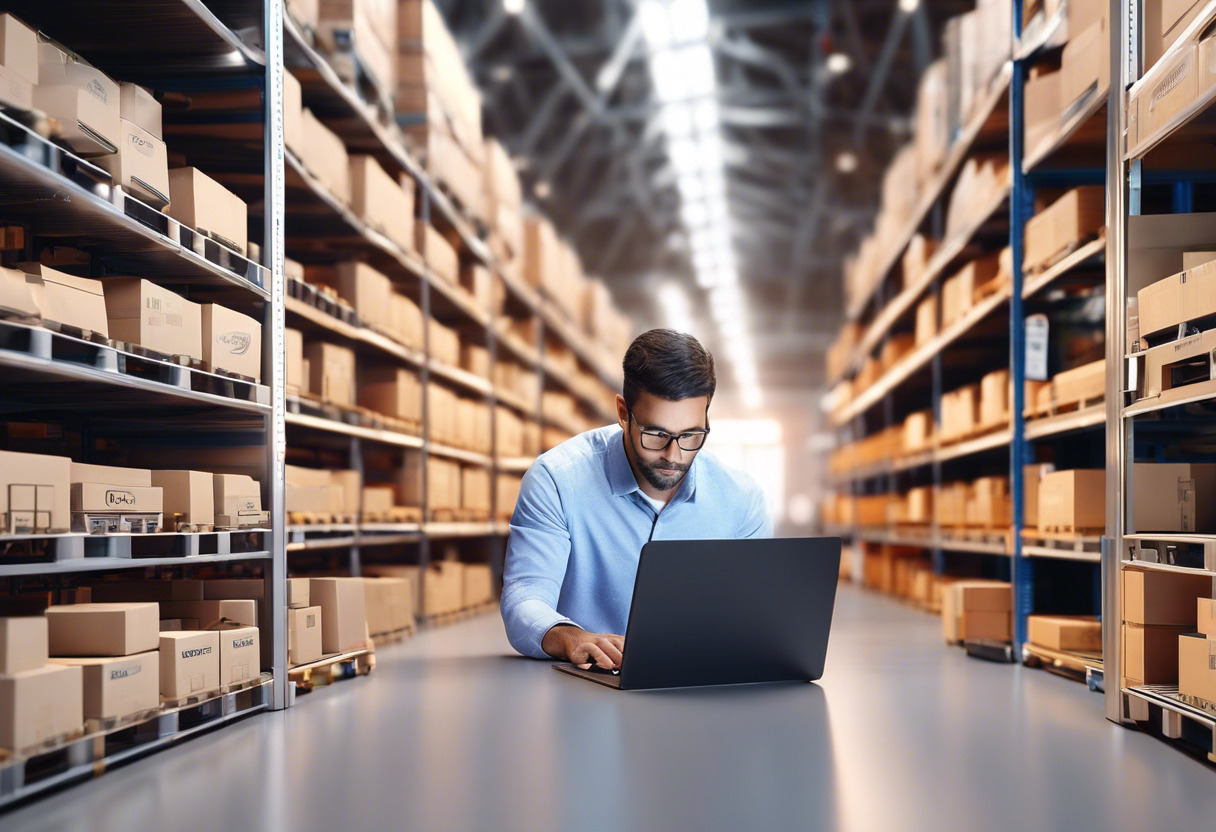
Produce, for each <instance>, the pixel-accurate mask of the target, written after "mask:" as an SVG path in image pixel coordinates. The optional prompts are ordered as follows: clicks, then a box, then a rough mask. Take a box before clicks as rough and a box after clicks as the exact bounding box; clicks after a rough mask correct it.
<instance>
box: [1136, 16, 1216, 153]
mask: <svg viewBox="0 0 1216 832" xmlns="http://www.w3.org/2000/svg"><path fill="white" fill-rule="evenodd" d="M1204 8H1205V4H1204V3H1202V2H1200V0H1146V1H1145V3H1144V8H1143V9H1142V12H1141V13H1142V15H1143V18H1142V19H1143V21H1144V25H1143V30H1144V46H1143V49H1144V67H1145V77H1146V78H1147V79H1148V80H1147V81H1146V82H1145V83H1144V84H1142V85H1140V86H1139V87H1138V88H1137V90H1136V92H1135V94H1134V95H1133V96H1132V97H1131V98H1130V100H1129V101H1128V105H1127V107H1128V113H1127V119H1128V136H1127V146H1128V147H1129V148H1134V147H1135V146H1136V145H1137V144H1138V143H1139V142H1142V141H1144V140H1146V139H1147V138H1149V137H1150V136H1151V135H1152V134H1153V133H1154V132H1155V131H1157V130H1158V129H1160V128H1161V127H1163V126H1165V125H1166V124H1168V123H1169V122H1170V120H1171V119H1172V118H1173V117H1174V116H1176V115H1177V114H1178V113H1180V112H1181V111H1182V110H1184V109H1185V108H1186V107H1187V106H1188V105H1190V104H1191V103H1192V102H1193V101H1195V99H1196V98H1199V97H1200V96H1202V95H1204V94H1206V93H1207V91H1208V90H1209V89H1211V87H1212V84H1213V83H1216V75H1213V73H1212V71H1211V69H1210V68H1209V67H1211V66H1212V58H1213V55H1216V38H1213V37H1212V31H1211V29H1210V27H1201V28H1199V29H1195V30H1192V29H1191V28H1190V27H1191V25H1192V24H1193V23H1194V21H1195V19H1196V18H1197V17H1199V15H1200V14H1201V13H1202V12H1203V10H1204ZM1184 35H1185V36H1186V37H1185V38H1184ZM1171 50H1172V51H1171ZM1167 51H1169V52H1170V54H1169V55H1168V56H1166V54H1165V53H1166V52H1167Z"/></svg>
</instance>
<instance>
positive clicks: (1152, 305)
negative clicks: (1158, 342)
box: [1136, 262, 1216, 337]
mask: <svg viewBox="0 0 1216 832" xmlns="http://www.w3.org/2000/svg"><path fill="white" fill-rule="evenodd" d="M1136 299H1137V304H1138V306H1139V309H1140V335H1141V336H1142V337H1143V336H1148V335H1156V334H1158V333H1163V334H1164V333H1169V332H1170V330H1173V329H1176V328H1177V327H1178V325H1179V324H1181V323H1185V322H1187V321H1193V320H1195V319H1197V318H1202V317H1205V316H1207V315H1213V314H1216V262H1210V263H1203V264H1202V265H1199V266H1196V267H1194V268H1192V269H1188V270H1186V271H1183V272H1179V273H1178V274H1175V275H1171V276H1170V277H1167V278H1165V279H1164V280H1158V281H1156V282H1155V283H1152V284H1151V285H1149V286H1146V287H1145V288H1143V289H1141V290H1140V291H1139V292H1137V293H1136Z"/></svg>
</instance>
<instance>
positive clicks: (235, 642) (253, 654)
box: [218, 627, 261, 686]
mask: <svg viewBox="0 0 1216 832" xmlns="http://www.w3.org/2000/svg"><path fill="white" fill-rule="evenodd" d="M218 632H219V634H220V638H219V642H220V685H221V686H226V685H233V684H236V683H237V682H245V681H248V680H250V679H256V678H257V677H258V676H259V675H260V673H261V665H260V663H259V662H260V656H261V653H260V648H259V647H258V628H257V627H221V628H219V630H218Z"/></svg>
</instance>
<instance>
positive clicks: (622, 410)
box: [616, 393, 629, 428]
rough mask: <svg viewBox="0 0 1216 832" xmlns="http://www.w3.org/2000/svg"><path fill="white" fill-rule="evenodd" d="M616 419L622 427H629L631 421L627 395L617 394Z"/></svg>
mask: <svg viewBox="0 0 1216 832" xmlns="http://www.w3.org/2000/svg"><path fill="white" fill-rule="evenodd" d="M616 419H617V423H618V424H619V425H620V426H621V427H622V428H628V422H629V406H628V405H627V404H625V397H624V396H622V395H620V394H619V393H618V394H617V397H616Z"/></svg>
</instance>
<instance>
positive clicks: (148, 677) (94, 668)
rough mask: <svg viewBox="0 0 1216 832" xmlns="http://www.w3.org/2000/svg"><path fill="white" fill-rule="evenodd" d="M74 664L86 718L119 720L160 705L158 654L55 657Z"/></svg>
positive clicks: (61, 663)
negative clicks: (76, 657) (78, 676)
mask: <svg viewBox="0 0 1216 832" xmlns="http://www.w3.org/2000/svg"><path fill="white" fill-rule="evenodd" d="M54 664H57V665H66V666H70V667H77V668H79V669H80V671H81V676H82V682H83V693H84V696H83V699H84V718H85V719H121V718H122V717H124V716H132V715H134V714H139V713H144V712H145V711H152V710H155V709H157V708H159V707H160V654H159V652H158V651H156V650H150V651H148V652H146V653H137V654H135V655H133V656H122V657H102V658H82V659H55V660H54Z"/></svg>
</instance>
